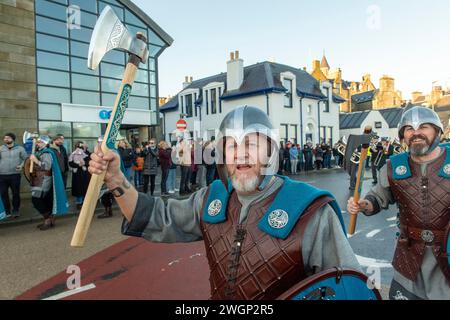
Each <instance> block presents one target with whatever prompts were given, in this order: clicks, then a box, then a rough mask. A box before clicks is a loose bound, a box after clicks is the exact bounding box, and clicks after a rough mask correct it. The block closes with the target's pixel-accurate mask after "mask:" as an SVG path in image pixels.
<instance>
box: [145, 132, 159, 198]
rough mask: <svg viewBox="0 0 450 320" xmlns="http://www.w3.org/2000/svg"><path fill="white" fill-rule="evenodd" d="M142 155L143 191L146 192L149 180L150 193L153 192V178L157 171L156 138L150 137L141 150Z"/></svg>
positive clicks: (154, 178)
mask: <svg viewBox="0 0 450 320" xmlns="http://www.w3.org/2000/svg"><path fill="white" fill-rule="evenodd" d="M143 155H144V158H145V160H144V172H143V174H144V193H147V192H148V183H149V181H150V194H151V195H153V193H154V192H155V180H156V175H157V173H158V148H157V147H156V140H155V139H150V141H149V143H148V145H147V146H146V148H145V149H144V151H143Z"/></svg>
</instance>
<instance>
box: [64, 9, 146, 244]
mask: <svg viewBox="0 0 450 320" xmlns="http://www.w3.org/2000/svg"><path fill="white" fill-rule="evenodd" d="M112 49H122V50H125V51H127V52H128V63H127V66H126V69H125V72H124V75H123V79H122V84H121V85H120V88H119V91H118V93H117V96H116V100H115V102H114V108H113V110H112V113H111V116H110V118H109V121H108V126H107V128H106V131H105V135H104V138H103V141H102V142H101V149H102V152H103V153H106V152H107V151H108V150H111V149H114V148H115V142H116V137H117V134H118V133H119V129H120V125H121V123H122V119H123V116H124V114H125V109H126V108H127V106H128V98H129V96H130V93H131V86H132V84H133V82H134V78H135V76H136V72H137V70H138V66H139V63H141V62H142V63H146V61H147V59H148V49H147V39H146V38H145V36H144V35H143V34H141V33H139V32H138V33H137V34H136V35H135V36H133V35H132V34H131V33H130V32H129V31H128V30H127V29H126V28H125V26H124V25H123V24H122V22H121V21H120V20H119V18H118V17H117V16H116V14H115V13H114V11H113V10H112V9H111V7H109V6H106V7H105V9H103V11H102V13H101V14H100V17H99V18H98V20H97V23H96V24H95V28H94V31H93V32H92V37H91V43H90V45H89V53H88V68H89V69H92V70H93V69H96V68H97V66H98V64H99V63H100V61H101V60H102V58H103V56H104V55H105V54H106V53H107V52H108V51H110V50H112ZM105 174H106V171H105V172H103V173H102V174H100V175H96V174H93V175H92V177H91V181H90V183H89V187H88V190H87V193H86V198H85V200H84V202H83V207H82V208H81V212H80V216H79V217H78V221H77V225H76V227H75V231H74V233H73V237H72V242H71V244H70V245H71V246H72V247H83V246H84V241H85V239H86V235H87V232H88V229H89V225H90V224H91V221H92V217H93V216H94V210H95V207H96V205H97V201H98V197H99V194H100V189H101V187H102V185H103V182H104V178H105Z"/></svg>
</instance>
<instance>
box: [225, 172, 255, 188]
mask: <svg viewBox="0 0 450 320" xmlns="http://www.w3.org/2000/svg"><path fill="white" fill-rule="evenodd" d="M259 180H260V178H259V176H258V175H256V174H254V173H251V174H241V175H239V176H238V175H237V173H236V171H235V172H234V173H233V175H232V176H231V184H232V185H233V188H234V189H235V190H236V191H238V192H252V191H255V190H256V189H257V188H258V186H259V183H260V181H259Z"/></svg>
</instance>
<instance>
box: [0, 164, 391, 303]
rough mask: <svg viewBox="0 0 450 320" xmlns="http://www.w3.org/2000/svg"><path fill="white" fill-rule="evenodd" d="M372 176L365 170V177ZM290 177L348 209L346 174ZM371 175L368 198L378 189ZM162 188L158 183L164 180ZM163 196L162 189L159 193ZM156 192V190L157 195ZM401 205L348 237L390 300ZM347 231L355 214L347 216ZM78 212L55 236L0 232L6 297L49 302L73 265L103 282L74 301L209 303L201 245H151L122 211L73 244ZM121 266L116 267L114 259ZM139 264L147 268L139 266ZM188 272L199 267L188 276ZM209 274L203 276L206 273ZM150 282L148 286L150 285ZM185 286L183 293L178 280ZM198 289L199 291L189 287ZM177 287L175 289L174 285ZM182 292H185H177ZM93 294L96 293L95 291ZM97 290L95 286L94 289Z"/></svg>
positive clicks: (0, 279) (361, 219)
mask: <svg viewBox="0 0 450 320" xmlns="http://www.w3.org/2000/svg"><path fill="white" fill-rule="evenodd" d="M369 175H370V171H367V172H366V176H369ZM291 178H294V179H297V180H301V181H304V182H307V183H311V184H312V185H314V186H316V187H318V188H322V189H326V190H329V191H330V192H331V193H333V194H334V195H335V197H336V199H337V200H338V202H339V205H340V206H341V209H342V211H345V210H346V202H347V199H348V197H349V196H350V191H349V190H348V186H349V178H348V174H347V173H346V172H344V171H343V170H342V169H337V168H335V169H328V170H327V169H323V170H321V171H319V172H317V171H314V172H308V173H307V174H305V173H303V172H302V173H300V174H299V175H296V176H291ZM371 181H372V180H371V179H369V178H366V179H365V180H364V184H363V194H364V193H365V192H367V191H368V190H369V189H370V188H371V187H372V184H371ZM156 189H157V191H158V189H159V184H158V181H157V188H156ZM155 193H156V192H155ZM156 194H157V193H156ZM396 212H397V209H396V207H394V206H393V207H391V208H390V210H388V211H384V212H381V213H380V214H378V215H375V216H372V217H365V216H364V215H359V216H358V224H357V228H356V230H357V231H356V233H355V235H353V236H351V237H349V241H350V244H351V246H352V247H353V249H354V251H355V254H356V255H357V257H358V260H359V262H360V264H361V266H362V267H363V271H364V272H365V273H366V274H367V275H368V276H370V275H376V274H377V273H378V272H379V274H380V276H381V285H382V295H383V297H386V294H387V290H388V287H389V283H390V280H391V278H392V275H393V270H392V266H391V263H390V262H391V259H392V256H393V250H394V247H395V233H396V231H397V227H396ZM343 216H344V220H345V224H346V226H348V220H349V219H348V218H349V217H348V215H347V214H346V213H345V212H344V214H343ZM76 218H77V216H76V215H69V216H68V217H66V218H60V219H58V221H57V226H56V227H55V228H54V229H52V230H48V231H45V232H43V231H40V230H39V229H37V228H35V225H36V223H21V224H17V223H16V224H12V223H10V224H9V225H8V226H3V227H0V252H1V254H0V269H1V270H2V273H0V299H12V298H19V299H42V298H48V297H55V295H56V296H57V295H58V294H59V293H61V292H64V291H65V290H67V288H65V280H66V279H67V277H69V276H70V274H68V273H66V269H67V267H68V266H69V265H79V266H80V267H81V269H82V274H83V281H82V284H83V286H85V285H88V286H89V285H92V284H94V283H95V284H96V288H95V290H87V289H86V290H87V291H86V292H84V293H78V294H76V295H74V296H72V297H69V298H75V299H83V298H85V299H102V298H104V299H131V298H134V299H139V298H141V299H190V298H192V299H204V298H207V297H208V296H207V295H208V290H209V284H208V281H207V278H208V277H205V272H207V270H208V268H207V264H206V257H205V256H204V248H203V244H202V242H196V243H191V244H184V243H183V244H152V243H148V242H146V241H144V240H142V239H135V238H128V237H124V236H122V235H121V234H120V224H121V221H122V218H121V215H120V213H119V211H118V209H117V208H115V210H114V216H113V218H111V219H102V220H98V219H95V218H94V220H93V223H92V225H91V228H90V232H89V235H88V239H87V242H86V246H85V247H84V248H82V249H74V248H71V247H70V239H71V236H72V233H73V229H74V227H75V224H76ZM113 261H115V262H113ZM136 261H140V262H142V263H136ZM186 270H196V272H199V273H201V276H200V277H201V278H199V276H196V274H197V273H196V272H191V273H189V275H188V276H187V277H186V274H187V273H186V272H185V271H186ZM200 271H203V272H200ZM143 279H146V281H143ZM181 281H183V283H184V285H183V286H182V287H183V288H181V289H180V288H179V287H180V285H179V283H180V282H181ZM189 284H190V285H191V286H196V289H197V290H196V294H194V295H193V294H192V291H190V290H187V289H186V288H189ZM170 285H172V286H173V287H170ZM176 288H178V289H176ZM88 289H89V288H88ZM91 289H92V288H91Z"/></svg>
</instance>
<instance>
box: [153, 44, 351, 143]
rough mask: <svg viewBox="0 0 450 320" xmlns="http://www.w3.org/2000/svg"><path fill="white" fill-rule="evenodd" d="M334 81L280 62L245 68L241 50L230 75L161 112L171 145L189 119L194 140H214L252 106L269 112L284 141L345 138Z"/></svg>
mask: <svg viewBox="0 0 450 320" xmlns="http://www.w3.org/2000/svg"><path fill="white" fill-rule="evenodd" d="M343 101H344V99H343V98H341V97H339V96H337V95H336V94H334V93H333V92H332V84H331V83H330V82H329V81H323V82H319V81H317V80H316V79H315V78H313V77H312V76H311V75H310V74H309V73H308V72H306V71H305V70H302V69H299V68H296V67H291V66H287V65H283V64H279V63H274V62H268V61H265V62H261V63H256V64H253V65H250V66H246V67H244V61H243V60H242V59H241V58H239V52H238V51H236V52H233V53H231V54H230V60H229V61H228V62H227V72H226V73H220V74H216V75H213V76H210V77H207V78H203V79H199V80H195V81H193V80H192V77H191V78H189V77H186V78H185V82H184V83H183V90H181V91H180V92H179V93H178V94H177V95H176V96H174V97H173V98H172V99H171V100H170V101H168V102H167V103H166V104H164V105H162V106H161V108H160V111H161V113H162V114H163V122H162V128H163V133H164V137H165V139H166V140H167V141H174V140H176V137H175V135H174V133H175V129H176V122H177V121H178V120H179V119H180V118H184V119H185V120H186V122H187V131H189V133H190V134H191V136H192V137H193V138H194V139H197V138H203V139H204V140H209V139H211V137H213V136H216V130H218V128H219V125H220V123H221V121H222V119H223V117H224V116H225V115H226V114H227V113H228V112H229V111H231V110H233V108H235V107H237V106H241V105H251V106H255V107H258V108H261V110H263V111H264V112H266V113H267V114H268V116H269V117H270V119H271V121H272V123H273V124H274V126H275V127H276V128H279V130H280V131H279V135H280V139H281V141H283V142H286V141H291V142H294V143H299V144H301V145H303V144H305V143H306V142H312V143H313V144H316V143H319V142H322V141H326V142H329V143H332V144H334V143H335V142H337V141H338V140H339V137H340V134H339V104H340V103H342V102H343Z"/></svg>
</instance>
